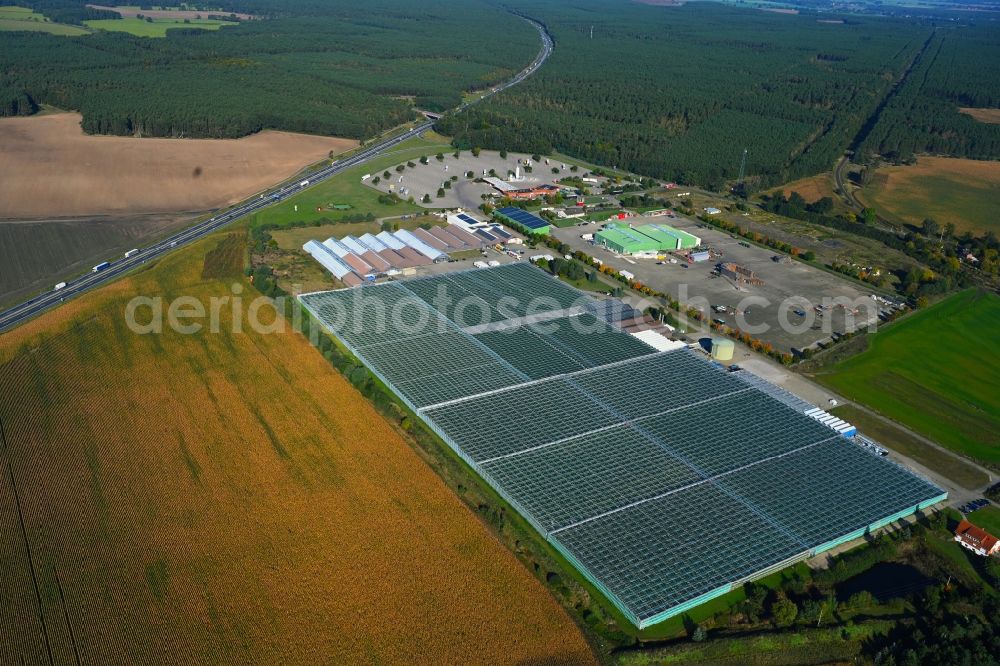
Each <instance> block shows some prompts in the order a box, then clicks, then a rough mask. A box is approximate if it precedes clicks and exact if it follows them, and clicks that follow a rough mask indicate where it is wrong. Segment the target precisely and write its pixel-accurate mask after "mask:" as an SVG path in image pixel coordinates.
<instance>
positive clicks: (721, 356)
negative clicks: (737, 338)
mask: <svg viewBox="0 0 1000 666" xmlns="http://www.w3.org/2000/svg"><path fill="white" fill-rule="evenodd" d="M735 350H736V343H735V342H733V341H732V340H726V339H725V338H719V339H717V340H712V358H713V359H715V360H716V361H732V360H733V352H734V351H735Z"/></svg>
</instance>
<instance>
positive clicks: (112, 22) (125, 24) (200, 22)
mask: <svg viewBox="0 0 1000 666" xmlns="http://www.w3.org/2000/svg"><path fill="white" fill-rule="evenodd" d="M84 23H85V24H86V25H87V27H90V28H94V29H95V30H106V31H109V32H127V33H129V34H130V35H136V36H137V37H166V36H167V30H172V29H174V28H195V29H198V30H218V29H219V28H221V27H222V26H224V25H235V24H233V23H230V22H227V21H216V20H213V19H190V20H189V21H188V22H187V23H185V22H184V21H183V20H177V19H154V20H153V21H152V22H150V21H146V20H144V19H139V18H123V19H107V20H104V19H102V20H97V21H84Z"/></svg>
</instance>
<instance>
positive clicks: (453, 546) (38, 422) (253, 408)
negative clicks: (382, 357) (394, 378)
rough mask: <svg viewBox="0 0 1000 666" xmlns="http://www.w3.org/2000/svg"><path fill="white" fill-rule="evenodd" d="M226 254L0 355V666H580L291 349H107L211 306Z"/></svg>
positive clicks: (398, 458)
mask: <svg viewBox="0 0 1000 666" xmlns="http://www.w3.org/2000/svg"><path fill="white" fill-rule="evenodd" d="M231 233H233V232H227V233H225V234H219V235H215V236H213V237H211V238H209V239H206V240H205V241H202V242H200V243H198V244H196V245H194V246H192V247H191V248H187V249H185V250H184V251H182V252H179V253H177V254H175V255H172V256H170V257H168V258H167V259H164V260H162V261H160V262H159V263H158V264H157V265H155V266H154V267H152V268H150V269H147V270H146V271H143V272H141V273H138V274H136V275H134V276H132V277H130V278H128V279H125V280H121V281H119V282H116V283H113V284H111V285H109V286H108V287H105V288H103V289H101V290H99V291H97V292H94V293H93V294H89V295H87V296H84V297H81V298H79V299H76V300H74V301H72V302H71V303H68V304H67V305H66V306H65V307H62V308H59V309H57V310H55V311H53V312H51V313H48V314H46V315H44V316H43V317H41V318H39V319H37V320H34V321H32V322H30V323H28V324H27V325H25V326H23V327H21V328H19V329H16V330H15V331H13V332H11V333H8V334H6V335H4V336H2V337H0V362H3V363H4V364H3V365H0V421H2V423H3V437H4V443H3V447H2V448H0V457H2V459H3V463H4V465H3V471H4V474H3V475H2V476H0V521H2V524H3V525H4V527H5V534H6V535H7V538H6V539H4V541H3V545H2V546H0V566H2V569H3V571H4V572H5V575H4V576H2V577H0V594H2V595H3V599H4V600H5V603H4V604H3V606H2V608H0V662H2V663H22V662H24V663H41V662H44V661H47V660H48V657H47V651H51V659H52V661H54V662H55V663H74V662H75V660H76V654H79V655H80V657H81V658H83V659H84V660H85V661H87V662H92V663H161V662H162V661H164V658H165V657H164V655H169V657H167V658H166V659H167V660H168V661H171V662H176V663H241V664H242V663H261V664H276V663H361V662H363V663H383V664H389V663H407V664H409V663H428V664H431V663H433V664H467V663H510V664H514V663H522V664H524V663H532V664H543V663H566V664H569V663H573V664H577V663H593V662H594V659H593V657H592V656H591V653H590V651H589V649H588V647H587V645H586V643H585V641H584V640H583V638H582V635H581V634H580V633H579V631H578V629H577V628H576V626H575V625H574V624H573V623H572V621H571V620H570V619H569V618H568V617H567V616H566V614H565V613H564V612H563V611H562V609H561V608H560V607H559V605H558V604H557V602H556V601H555V600H554V599H553V598H552V597H551V596H550V595H549V594H548V592H547V591H546V590H545V589H544V587H543V586H542V584H541V583H540V582H538V581H537V580H536V579H535V578H534V577H533V576H532V575H531V574H530V573H529V572H528V571H527V570H526V569H525V568H524V567H523V566H522V565H521V564H519V563H518V561H517V559H516V558H515V557H514V555H513V554H512V553H510V552H509V551H507V550H505V549H504V548H503V547H502V546H501V545H500V544H499V543H498V542H497V541H496V540H495V539H494V538H493V537H492V536H491V535H490V534H489V532H488V531H487V530H486V528H485V527H484V526H483V525H482V524H481V523H480V522H479V521H478V519H477V518H476V517H475V516H474V515H473V514H472V513H471V512H470V511H469V510H468V509H467V508H465V507H464V506H463V505H462V504H461V502H460V501H459V500H458V499H457V498H456V497H455V496H454V495H453V494H452V493H451V491H449V489H448V488H447V487H446V486H445V485H444V484H443V483H442V482H441V480H440V479H439V478H438V477H437V476H436V475H435V474H434V473H433V472H432V471H431V470H430V468H429V467H428V466H427V465H426V464H425V463H424V462H423V461H422V459H421V458H420V457H419V456H418V455H417V454H416V453H415V452H414V451H413V450H412V449H411V448H410V447H409V445H408V444H407V443H406V442H405V441H404V440H403V439H402V438H401V437H400V436H399V434H398V433H397V432H396V431H395V430H394V429H393V428H392V427H390V426H389V425H388V424H387V423H386V422H385V421H384V420H383V419H382V418H380V417H379V416H378V414H377V412H375V411H374V409H372V407H371V406H370V405H369V403H368V402H367V401H366V400H364V399H363V398H362V396H361V395H360V394H358V393H357V392H356V391H355V390H354V389H353V388H352V387H351V385H350V384H349V383H348V382H347V381H346V380H344V379H343V378H342V377H341V376H340V375H339V374H338V373H336V372H335V371H333V370H332V369H331V367H330V366H329V364H328V363H327V362H326V361H325V360H324V359H323V358H322V356H320V354H319V353H317V352H316V351H315V350H314V349H313V348H312V347H311V346H310V345H309V343H308V342H307V341H306V340H305V339H304V338H302V337H301V336H299V335H298V334H293V333H290V332H288V333H272V334H262V333H254V332H252V331H250V330H249V327H248V326H246V325H245V326H244V330H245V332H243V333H234V332H233V331H232V326H231V321H230V316H231V315H230V313H231V304H226V306H225V307H223V308H222V326H221V327H220V330H221V332H220V333H210V332H208V330H207V328H206V329H205V330H203V331H202V332H200V333H198V334H193V335H180V334H179V333H175V332H167V333H164V334H162V335H158V334H151V335H136V334H133V333H132V332H131V331H129V330H128V329H127V328H126V326H125V324H124V322H123V308H124V306H125V304H126V302H127V301H128V300H129V299H130V298H131V297H132V296H133V295H135V294H147V295H150V296H163V297H164V299H170V298H173V297H177V296H180V295H186V296H194V297H196V298H198V299H199V300H201V301H202V302H206V301H207V299H209V298H210V297H212V296H232V289H231V284H232V283H233V282H234V281H237V280H240V279H241V278H228V279H226V280H205V279H203V278H202V277H201V276H202V273H203V272H206V271H207V272H208V273H210V274H226V273H230V272H231V270H232V267H233V266H232V263H233V258H232V257H233V251H232V250H233V246H234V240H233V239H232V236H231V235H230V234H231ZM252 295H253V292H252V290H247V291H245V292H244V293H243V296H244V299H245V300H244V303H243V305H242V307H239V308H237V311H238V312H241V313H242V315H241V316H242V319H243V321H244V322H246V321H247V318H248V316H249V313H248V307H247V305H248V304H249V301H250V298H251V297H252ZM148 312H149V311H148V309H147V310H145V311H144V314H142V315H141V317H140V320H141V321H147V319H148V316H149V315H148ZM263 319H264V320H265V321H270V319H268V318H267V316H266V315H265V316H264V317H263ZM15 489H16V494H15V493H14V490H15ZM18 510H20V512H21V515H22V516H23V528H22V527H20V524H21V523H20V522H19V519H18ZM33 581H37V584H34V583H33ZM39 611H41V612H40V613H39ZM40 618H41V619H40ZM42 622H44V631H43V629H42Z"/></svg>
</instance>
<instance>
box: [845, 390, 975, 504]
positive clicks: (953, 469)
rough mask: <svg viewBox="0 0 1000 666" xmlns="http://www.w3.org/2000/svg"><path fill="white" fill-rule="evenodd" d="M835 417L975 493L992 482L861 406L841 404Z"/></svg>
mask: <svg viewBox="0 0 1000 666" xmlns="http://www.w3.org/2000/svg"><path fill="white" fill-rule="evenodd" d="M830 411H831V412H832V413H833V414H835V415H837V416H839V417H840V418H842V419H844V420H845V421H847V422H848V423H853V424H854V425H856V426H857V427H858V429H859V430H860V431H861V432H862V433H864V434H865V435H868V436H869V437H872V438H874V439H875V440H877V441H878V442H880V443H882V444H884V445H886V446H888V447H889V448H890V449H892V450H893V451H895V452H897V453H901V454H902V455H904V456H907V457H908V458H912V459H913V460H916V461H917V462H918V463H920V464H921V465H923V466H924V467H927V468H928V469H932V470H934V471H935V472H937V473H939V474H941V475H942V476H944V477H947V478H948V479H951V480H952V481H954V482H955V483H957V484H958V485H960V486H962V487H963V488H968V489H969V490H975V489H977V488H982V487H983V486H985V485H986V484H987V483H989V482H990V477H989V476H987V474H986V473H985V472H983V471H982V470H980V469H979V468H978V467H976V466H974V465H972V464H971V463H967V462H965V461H964V460H963V459H961V458H959V457H958V456H953V455H950V454H948V453H947V452H945V451H942V450H941V449H939V448H937V447H934V446H931V445H930V444H927V443H926V442H925V441H924V440H922V439H919V438H918V437H916V436H914V435H912V434H910V433H909V432H907V431H905V430H903V429H902V428H899V427H897V426H896V425H894V424H892V423H887V422H885V421H883V420H882V419H879V418H878V417H876V416H873V415H872V414H871V412H867V411H865V410H863V409H861V408H860V407H858V406H857V405H841V406H839V407H835V408H834V409H832V410H830Z"/></svg>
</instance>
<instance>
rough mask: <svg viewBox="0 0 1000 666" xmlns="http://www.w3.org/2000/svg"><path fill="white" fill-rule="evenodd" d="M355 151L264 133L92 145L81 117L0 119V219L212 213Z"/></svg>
mask: <svg viewBox="0 0 1000 666" xmlns="http://www.w3.org/2000/svg"><path fill="white" fill-rule="evenodd" d="M356 145H357V142H355V141H353V140H350V139H339V138H331V137H315V136H308V135H303V134H290V133H287V132H273V131H265V132H261V133H259V134H255V135H253V136H249V137H245V138H242V139H235V140H233V139H136V138H132V137H120V136H90V135H86V134H84V133H83V132H82V130H81V129H80V116H79V115H78V114H75V113H58V114H52V115H45V116H37V117H28V118H3V119H0V219H22V220H23V219H37V218H47V217H71V216H87V215H116V214H133V213H170V212H186V211H202V210H208V209H212V208H218V207H220V206H224V205H226V204H229V203H232V202H235V201H238V200H240V199H242V198H244V197H246V196H249V195H251V194H253V193H254V192H257V191H259V190H262V189H264V188H266V187H268V186H269V185H273V184H274V183H277V182H278V181H280V180H281V179H283V178H286V177H288V176H291V175H292V174H294V173H295V172H296V171H298V170H299V169H300V168H301V167H303V166H305V165H306V164H308V163H310V162H315V161H317V160H319V159H321V158H323V157H325V156H326V155H327V154H328V153H329V152H330V151H334V152H336V153H339V152H343V151H345V150H349V149H350V148H352V147H354V146H356Z"/></svg>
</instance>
